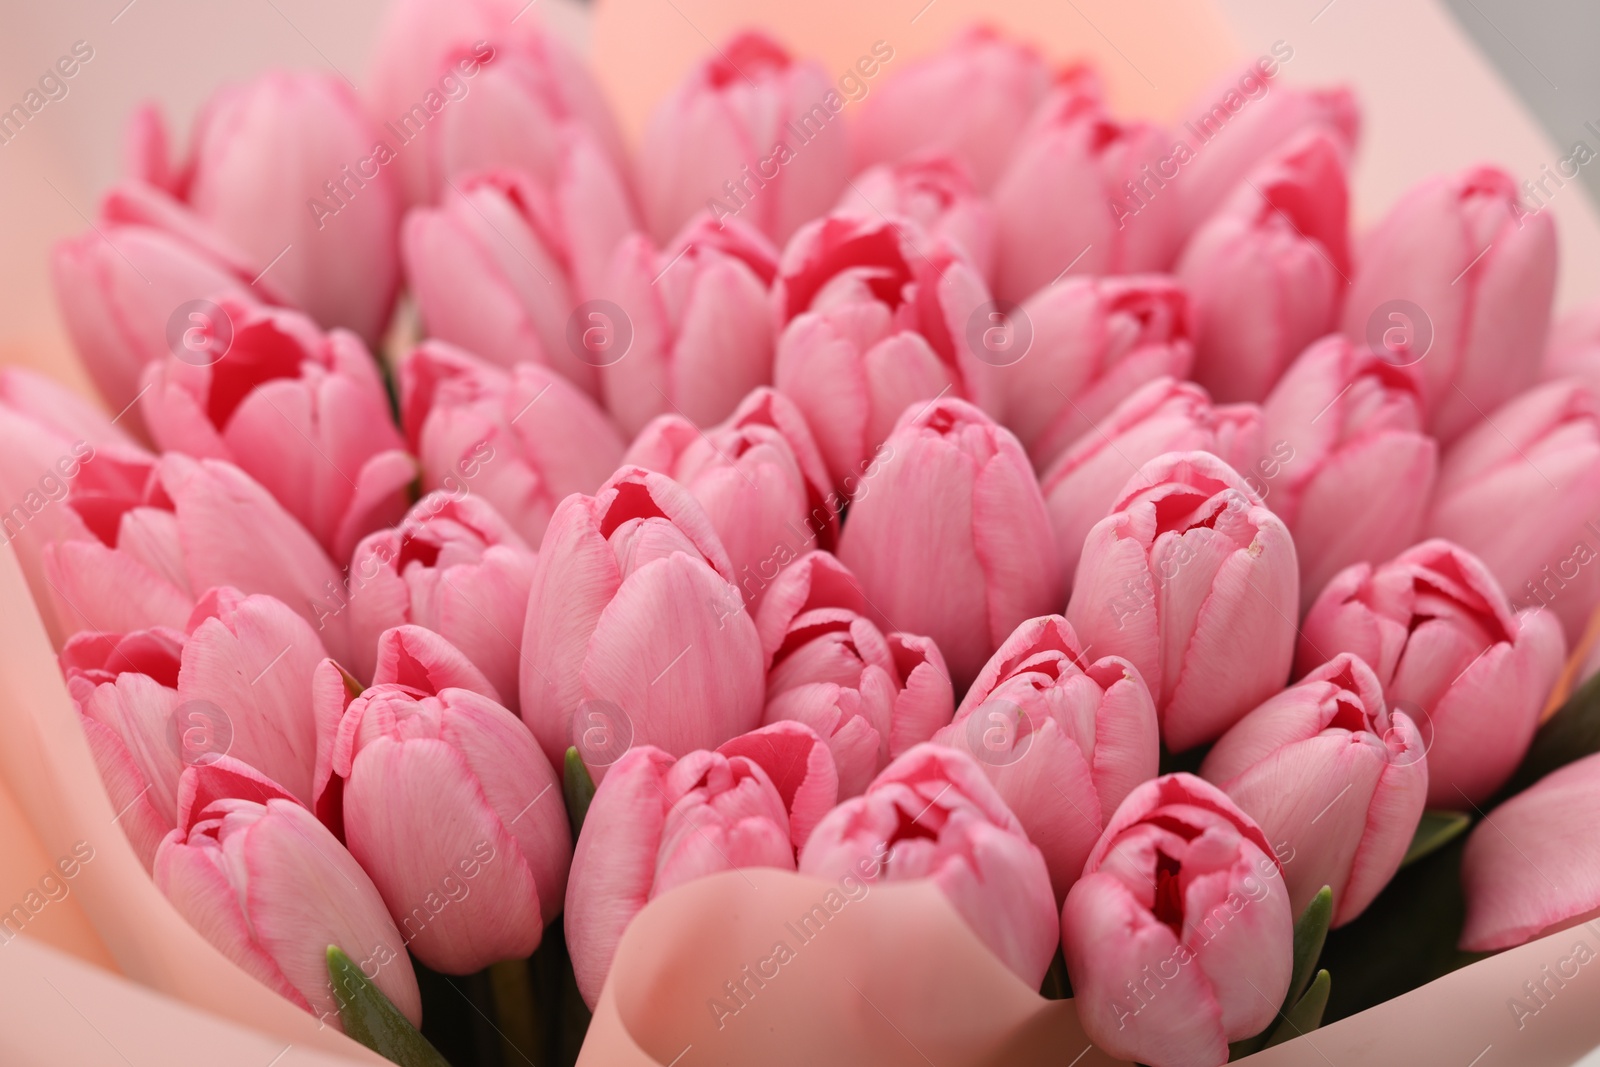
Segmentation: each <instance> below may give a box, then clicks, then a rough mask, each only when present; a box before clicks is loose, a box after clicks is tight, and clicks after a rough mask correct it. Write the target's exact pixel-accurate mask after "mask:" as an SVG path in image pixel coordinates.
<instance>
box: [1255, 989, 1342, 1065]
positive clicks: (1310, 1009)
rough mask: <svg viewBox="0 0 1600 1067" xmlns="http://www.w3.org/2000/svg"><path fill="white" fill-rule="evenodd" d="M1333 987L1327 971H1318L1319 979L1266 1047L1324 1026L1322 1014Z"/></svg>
mask: <svg viewBox="0 0 1600 1067" xmlns="http://www.w3.org/2000/svg"><path fill="white" fill-rule="evenodd" d="M1332 987H1333V980H1332V979H1331V978H1329V977H1328V972H1327V971H1318V972H1317V977H1316V978H1315V980H1313V981H1312V983H1311V988H1310V989H1307V990H1306V995H1305V996H1303V997H1301V998H1300V999H1299V1000H1298V1001H1297V1002H1296V1003H1295V1006H1294V1007H1293V1008H1292V1009H1291V1010H1290V1011H1288V1012H1286V1013H1285V1014H1284V1016H1283V1021H1282V1022H1281V1023H1279V1024H1278V1028H1277V1029H1276V1030H1274V1031H1272V1036H1271V1037H1269V1038H1267V1044H1266V1046H1265V1047H1267V1048H1271V1047H1272V1046H1273V1045H1281V1044H1283V1043H1284V1042H1285V1041H1289V1040H1292V1039H1294V1038H1297V1037H1299V1036H1300V1035H1301V1034H1309V1033H1310V1032H1311V1031H1313V1030H1315V1029H1316V1028H1317V1027H1319V1026H1321V1025H1322V1012H1323V1009H1324V1008H1326V1007H1327V1006H1328V991H1329V990H1330V989H1331V988H1332Z"/></svg>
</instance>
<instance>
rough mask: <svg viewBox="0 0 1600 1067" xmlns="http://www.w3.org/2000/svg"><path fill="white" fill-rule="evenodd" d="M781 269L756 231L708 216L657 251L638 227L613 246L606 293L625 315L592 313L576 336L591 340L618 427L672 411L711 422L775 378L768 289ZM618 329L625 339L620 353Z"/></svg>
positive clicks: (637, 426) (629, 430) (632, 430)
mask: <svg viewBox="0 0 1600 1067" xmlns="http://www.w3.org/2000/svg"><path fill="white" fill-rule="evenodd" d="M777 270H778V253H777V249H775V248H773V247H772V245H771V244H770V243H769V242H768V241H767V240H766V238H764V237H762V236H761V234H759V233H758V232H756V231H754V230H752V229H750V228H748V227H746V226H744V225H743V224H742V223H740V222H739V221H737V220H729V221H726V222H723V223H720V224H719V223H715V222H712V221H711V220H710V218H709V216H705V215H701V216H698V217H696V218H695V220H694V221H693V222H691V223H690V224H689V225H688V227H686V228H685V229H684V231H683V232H682V233H681V234H679V235H678V236H677V238H675V239H674V240H673V241H672V242H670V243H669V244H666V245H665V247H663V248H662V250H661V251H660V252H657V251H656V249H655V246H653V245H652V244H651V243H650V240H649V238H647V237H645V236H644V235H643V234H633V235H632V236H630V237H628V238H627V239H625V240H624V241H623V242H622V243H621V244H620V245H619V246H618V247H617V250H616V253H615V255H614V256H613V258H612V260H611V264H610V270H609V273H608V274H607V275H606V280H605V284H604V286H603V291H604V293H605V295H606V296H607V297H608V298H610V299H611V300H612V301H614V302H615V303H616V304H617V306H619V307H621V308H622V311H623V314H624V315H625V316H626V321H624V322H616V323H613V322H609V321H606V312H605V311H604V310H601V311H598V312H592V313H591V314H590V316H589V319H588V320H587V321H585V322H583V323H581V325H582V326H583V327H585V331H584V333H583V334H582V339H581V342H580V343H582V344H585V345H592V348H593V355H592V357H591V358H592V359H593V360H594V362H595V363H596V364H597V365H598V366H599V367H600V386H601V396H602V397H603V398H604V400H605V404H606V408H607V410H609V411H610V412H611V414H612V416H613V417H615V418H616V420H617V423H618V424H619V425H620V426H621V427H622V430H623V432H624V433H626V434H628V435H630V436H631V435H634V434H637V433H639V431H640V430H642V429H643V428H644V425H645V423H647V422H649V421H650V419H652V418H653V417H655V416H657V415H662V414H666V413H669V412H671V413H675V414H678V415H681V416H682V417H683V418H686V419H688V420H690V421H691V422H693V423H695V424H697V425H700V426H709V425H711V424H712V423H715V422H719V421H721V420H722V419H724V418H727V417H728V415H729V414H731V413H732V411H733V409H734V407H735V406H736V405H737V404H738V403H739V401H740V400H741V399H743V397H744V396H745V394H746V393H748V392H750V390H752V389H754V388H756V387H757V386H761V385H767V384H769V383H770V382H771V381H772V347H773V341H774V336H773V334H774V331H773V324H772V308H771V305H770V304H769V302H768V301H769V297H768V287H769V286H771V284H772V280H773V278H774V276H775V275H776V274H777ZM622 330H627V331H630V333H631V342H630V343H629V344H628V347H627V348H626V349H625V350H620V351H619V350H618V349H617V348H616V346H617V345H618V344H620V343H621V342H622V338H621V337H620V336H618V335H617V334H616V331H622ZM607 331H612V332H611V333H608V332H607Z"/></svg>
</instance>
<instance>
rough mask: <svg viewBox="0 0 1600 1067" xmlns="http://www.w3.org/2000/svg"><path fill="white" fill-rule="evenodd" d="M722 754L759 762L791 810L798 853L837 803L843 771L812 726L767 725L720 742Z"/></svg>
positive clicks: (792, 836) (791, 827)
mask: <svg viewBox="0 0 1600 1067" xmlns="http://www.w3.org/2000/svg"><path fill="white" fill-rule="evenodd" d="M717 752H718V753H719V754H720V755H723V756H727V757H729V758H730V759H731V758H732V757H734V756H743V757H745V758H746V759H749V760H750V761H751V762H752V763H755V764H756V765H757V766H759V767H760V768H761V769H762V770H763V771H766V772H767V777H768V778H770V779H772V787H773V788H774V789H776V790H777V791H778V797H779V798H780V799H781V800H782V801H783V807H784V810H785V811H787V812H788V813H789V840H790V841H792V842H793V843H794V847H795V851H796V852H798V851H799V850H800V849H801V848H804V847H805V843H806V838H808V837H810V836H811V831H812V830H813V829H815V828H816V825H817V823H818V822H820V821H821V820H822V817H823V816H824V815H826V814H827V813H828V812H830V811H832V810H833V808H834V805H835V804H837V803H838V802H839V769H838V767H837V766H836V765H835V764H834V762H833V753H832V752H831V751H830V750H829V748H828V745H827V744H826V742H824V741H823V739H822V738H820V737H818V736H817V735H816V732H815V731H814V730H812V729H811V727H809V726H807V725H805V724H804V723H799V722H794V721H792V720H787V719H786V720H783V721H781V722H774V723H768V724H767V725H766V726H762V727H759V728H758V729H755V730H751V731H750V732H749V733H747V734H740V735H739V736H738V737H735V738H732V739H730V740H727V741H724V742H722V744H720V745H718V746H717Z"/></svg>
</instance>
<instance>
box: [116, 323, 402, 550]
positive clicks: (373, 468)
mask: <svg viewBox="0 0 1600 1067" xmlns="http://www.w3.org/2000/svg"><path fill="white" fill-rule="evenodd" d="M218 306H219V308H220V309H221V312H222V314H223V315H224V316H225V317H226V318H227V319H228V321H229V322H230V323H231V328H232V332H233V338H232V343H231V344H230V346H229V348H228V350H227V353H226V355H225V356H224V358H222V359H219V360H216V361H215V362H210V361H207V360H199V361H196V360H193V359H191V358H184V357H180V356H177V355H172V356H168V357H167V358H166V359H165V360H162V361H160V362H157V363H153V364H150V365H148V366H147V367H146V368H145V373H144V385H145V388H144V390H143V394H142V396H141V397H140V403H141V409H142V411H143V414H144V421H145V424H146V425H147V426H149V427H150V431H151V435H152V436H153V437H154V439H155V442H156V444H157V446H158V447H160V448H161V449H162V450H164V451H173V452H183V453H185V454H187V455H190V456H195V457H208V458H215V459H225V460H227V461H228V462H230V463H233V464H234V465H236V466H237V467H239V469H240V470H242V471H244V472H245V473H246V474H248V475H250V476H251V477H252V478H254V479H256V481H258V482H260V483H261V485H262V486H263V487H265V488H266V489H267V491H268V492H270V493H272V495H273V496H275V497H276V498H277V499H278V500H279V501H280V502H281V503H282V504H283V506H284V507H285V508H287V509H288V511H289V513H290V514H291V515H293V516H294V517H295V518H297V519H299V520H300V522H301V524H302V525H304V526H305V527H306V529H307V530H309V531H311V533H312V534H313V535H314V536H315V537H316V538H317V540H318V541H320V542H321V543H322V546H323V547H324V548H325V549H327V550H328V552H329V554H330V555H332V556H333V558H335V559H339V560H344V559H349V558H350V551H351V549H353V548H354V547H355V544H356V542H357V541H358V540H360V538H361V537H362V536H364V535H365V534H367V533H370V532H371V531H372V530H374V529H377V528H378V527H380V526H384V525H387V524H389V523H392V522H397V521H398V520H399V518H400V516H401V515H402V514H404V513H405V509H406V504H407V502H408V497H409V492H410V487H411V483H412V482H413V481H414V480H415V479H416V473H417V472H416V464H415V463H414V462H413V461H412V459H411V458H410V457H409V456H407V455H406V454H405V442H403V441H402V440H401V439H400V434H399V433H398V431H396V430H395V428H394V424H393V423H392V422H391V421H390V418H389V399H388V397H387V396H386V395H385V393H384V389H383V381H382V379H381V378H380V377H379V375H378V368H377V365H376V364H375V363H374V362H373V359H372V356H371V354H370V353H369V352H368V351H367V349H366V346H365V345H363V344H362V343H361V340H360V338H358V337H356V336H355V335H354V334H352V333H347V332H346V331H344V330H335V331H333V332H332V333H330V334H323V333H322V332H320V331H319V330H318V329H317V328H316V325H315V324H314V323H313V322H312V321H311V320H310V319H308V318H306V317H305V316H304V315H301V314H299V313H298V312H293V311H279V310H273V309H268V308H262V307H259V306H252V305H249V304H244V303H240V302H238V301H235V300H231V299H227V298H224V299H223V300H222V301H221V303H220V304H219V305H218Z"/></svg>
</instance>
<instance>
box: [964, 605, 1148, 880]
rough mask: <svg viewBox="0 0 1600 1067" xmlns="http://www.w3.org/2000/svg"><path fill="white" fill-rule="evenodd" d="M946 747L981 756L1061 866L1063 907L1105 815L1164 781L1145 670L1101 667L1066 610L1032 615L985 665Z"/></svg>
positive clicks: (1054, 870) (1110, 660)
mask: <svg viewBox="0 0 1600 1067" xmlns="http://www.w3.org/2000/svg"><path fill="white" fill-rule="evenodd" d="M936 740H938V741H939V742H940V743H942V744H947V745H951V746H953V747H956V748H961V749H964V750H965V751H967V752H969V753H971V754H972V755H973V756H974V757H976V758H977V761H978V765H979V766H980V767H982V768H983V770H984V771H985V773H987V774H988V776H989V780H990V781H991V782H993V783H994V785H995V788H996V789H997V790H999V793H1000V797H1001V799H1002V800H1004V801H1005V802H1006V806H1007V807H1008V808H1010V809H1011V810H1012V811H1013V812H1015V813H1016V816H1017V821H1018V822H1020V823H1021V824H1022V828H1023V830H1024V831H1026V833H1027V835H1028V840H1029V841H1032V842H1033V843H1034V844H1035V845H1037V846H1038V847H1039V851H1040V852H1041V853H1042V854H1043V855H1044V861H1045V865H1046V866H1047V867H1048V868H1049V871H1050V883H1051V885H1052V887H1053V888H1054V890H1055V898H1056V903H1057V904H1059V903H1061V901H1062V900H1064V899H1065V898H1066V895H1067V890H1068V889H1070V888H1071V887H1072V883H1073V882H1076V881H1077V880H1078V875H1079V874H1081V873H1082V872H1083V862H1084V860H1086V859H1088V858H1089V850H1090V849H1091V848H1093V847H1094V843H1095V841H1096V840H1098V839H1099V837H1100V831H1101V830H1102V829H1103V828H1104V826H1105V822H1106V820H1107V819H1108V818H1109V817H1110V814H1111V812H1113V811H1115V810H1116V809H1117V805H1119V804H1121V803H1122V801H1123V798H1125V797H1126V796H1127V795H1128V793H1129V792H1130V791H1131V790H1132V789H1133V787H1134V786H1136V785H1138V784H1139V783H1140V782H1143V781H1146V780H1148V779H1150V778H1154V777H1155V776H1156V768H1157V764H1158V762H1159V759H1160V754H1161V753H1160V749H1161V737H1160V733H1159V731H1158V730H1157V727H1156V708H1155V703H1154V701H1152V700H1151V699H1150V691H1149V690H1148V689H1146V688H1145V685H1144V681H1143V679H1141V678H1140V677H1139V674H1138V672H1137V671H1135V670H1134V669H1133V667H1132V666H1131V665H1130V664H1129V663H1128V662H1127V661H1126V660H1121V659H1117V658H1115V657H1112V656H1103V657H1101V658H1100V659H1097V660H1090V659H1089V658H1088V656H1087V655H1086V654H1085V651H1084V649H1083V647H1082V646H1081V645H1080V644H1079V642H1078V636H1077V635H1076V634H1075V633H1073V632H1072V627H1071V626H1069V625H1068V624H1067V621H1066V620H1065V619H1063V618H1062V617H1061V616H1060V615H1046V616H1042V617H1040V618H1037V619H1029V620H1028V621H1027V622H1025V623H1023V624H1022V625H1021V626H1019V627H1017V629H1016V631H1015V632H1013V633H1012V635H1011V636H1010V637H1008V638H1006V641H1005V643H1004V644H1003V645H1001V646H1000V648H999V649H998V650H997V651H996V652H995V654H994V656H993V657H992V658H991V659H990V660H989V662H988V663H986V664H984V667H983V670H982V672H980V673H979V675H978V678H977V681H975V682H973V683H972V688H971V689H969V690H967V695H966V697H965V698H964V699H963V700H962V701H961V707H960V709H959V710H958V711H957V712H956V718H955V722H953V723H952V724H951V725H949V726H947V727H945V728H944V729H943V730H940V731H939V735H938V737H937V738H936Z"/></svg>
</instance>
